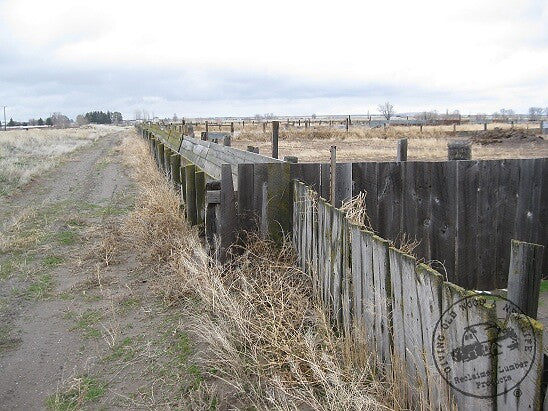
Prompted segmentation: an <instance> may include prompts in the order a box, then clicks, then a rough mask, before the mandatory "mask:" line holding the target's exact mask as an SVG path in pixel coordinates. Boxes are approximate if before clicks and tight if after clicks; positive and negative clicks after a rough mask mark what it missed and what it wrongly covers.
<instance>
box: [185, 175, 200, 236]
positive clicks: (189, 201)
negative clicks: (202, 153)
mask: <svg viewBox="0 0 548 411" xmlns="http://www.w3.org/2000/svg"><path fill="white" fill-rule="evenodd" d="M195 178H196V166H195V165H193V164H190V165H188V166H185V181H186V184H185V186H186V188H185V192H186V203H185V204H186V216H187V219H188V221H189V223H190V224H191V225H196V221H197V218H198V217H197V214H196V180H195Z"/></svg>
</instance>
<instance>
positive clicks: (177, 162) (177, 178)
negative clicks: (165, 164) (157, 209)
mask: <svg viewBox="0 0 548 411" xmlns="http://www.w3.org/2000/svg"><path fill="white" fill-rule="evenodd" d="M169 163H170V165H171V179H172V180H173V185H174V186H175V189H177V188H179V184H181V172H180V171H179V168H180V167H181V156H180V155H179V154H173V155H172V156H171V159H170V162H169Z"/></svg>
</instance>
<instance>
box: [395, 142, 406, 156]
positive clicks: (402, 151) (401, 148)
mask: <svg viewBox="0 0 548 411" xmlns="http://www.w3.org/2000/svg"><path fill="white" fill-rule="evenodd" d="M396 161H407V139H406V138H400V139H399V140H398V153H397V158H396Z"/></svg>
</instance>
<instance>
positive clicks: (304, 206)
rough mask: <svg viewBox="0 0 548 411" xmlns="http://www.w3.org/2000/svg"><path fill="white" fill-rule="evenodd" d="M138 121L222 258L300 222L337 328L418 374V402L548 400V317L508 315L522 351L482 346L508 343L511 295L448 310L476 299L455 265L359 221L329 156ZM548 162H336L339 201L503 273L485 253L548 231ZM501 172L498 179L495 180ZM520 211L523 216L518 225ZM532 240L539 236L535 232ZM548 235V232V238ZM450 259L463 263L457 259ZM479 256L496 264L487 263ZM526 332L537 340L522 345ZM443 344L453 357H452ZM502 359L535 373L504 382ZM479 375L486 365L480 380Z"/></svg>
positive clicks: (536, 403)
mask: <svg viewBox="0 0 548 411" xmlns="http://www.w3.org/2000/svg"><path fill="white" fill-rule="evenodd" d="M140 131H141V133H142V135H143V137H145V138H146V140H147V141H148V143H149V147H150V150H151V153H152V155H153V156H154V157H155V158H156V161H157V163H158V166H159V167H160V168H161V169H163V170H164V171H165V173H166V175H167V176H168V177H169V178H170V180H171V181H172V182H173V184H174V185H175V186H176V187H177V188H178V189H180V192H181V196H182V200H183V202H184V203H185V212H186V217H187V219H188V220H189V221H190V222H191V224H196V225H201V226H202V227H203V232H204V234H205V237H206V239H207V240H208V241H207V243H208V244H209V246H210V247H212V252H213V253H215V254H216V255H217V256H218V258H219V259H220V260H224V259H226V258H227V255H226V254H227V252H228V249H229V247H230V246H231V245H232V244H234V243H235V242H236V241H237V234H238V233H239V232H241V231H244V230H259V231H260V232H261V233H262V234H263V235H269V236H271V237H272V238H274V239H276V240H280V239H281V236H282V235H284V234H287V233H292V234H293V241H294V244H295V247H296V249H297V252H298V255H299V262H300V264H301V266H302V268H303V269H304V270H305V271H306V272H308V273H310V274H311V275H312V278H313V279H314V281H313V286H314V293H315V294H316V295H317V296H318V298H320V300H321V301H322V303H323V306H324V308H325V310H326V312H327V313H328V314H329V316H330V318H331V320H332V321H333V324H334V326H336V327H338V328H339V329H340V330H341V331H342V332H349V330H350V329H353V330H359V332H360V333H361V334H362V336H363V338H364V339H365V341H366V342H367V344H368V345H370V346H371V347H373V348H374V351H375V352H377V353H378V356H379V363H380V364H382V369H383V370H384V371H390V369H391V367H392V366H393V365H394V364H396V365H397V364H401V363H403V365H404V368H405V372H406V373H407V374H408V377H409V378H410V379H411V380H412V381H417V384H416V388H415V389H413V390H411V392H410V394H409V398H410V399H411V401H413V399H417V398H419V397H421V398H424V399H427V400H428V401H429V402H430V403H431V404H433V406H434V407H436V408H442V407H443V406H444V404H447V403H448V402H451V401H456V403H457V404H458V405H459V407H462V408H464V407H469V408H472V409H476V408H478V407H482V408H488V409H495V408H498V409H521V408H525V409H538V408H539V407H540V401H541V400H540V396H541V375H540V374H541V372H542V357H543V355H542V326H540V325H539V324H538V323H537V322H535V321H534V320H531V319H528V318H526V317H524V316H521V315H512V316H510V317H508V318H507V323H508V324H510V325H511V326H512V332H513V333H514V334H513V335H512V338H513V340H512V341H514V340H515V341H517V342H519V344H518V345H516V347H518V348H517V349H516V347H514V348H513V349H512V350H510V351H508V350H506V351H504V353H502V351H501V352H498V351H497V352H495V351H493V348H489V349H487V351H486V349H485V347H484V346H485V343H486V342H487V343H489V344H488V345H489V347H491V346H492V345H493V344H494V345H497V346H498V339H497V338H498V336H500V335H501V333H503V332H504V331H503V330H506V329H507V327H503V326H500V328H497V330H496V331H493V330H492V329H488V328H485V327H483V328H482V327H481V324H486V323H489V321H491V323H493V319H495V320H496V318H497V315H498V316H499V317H500V312H501V311H502V310H503V309H504V307H502V306H501V303H500V302H493V303H492V305H489V304H477V303H473V301H476V302H477V301H478V300H477V298H476V297H474V298H472V299H471V300H470V301H472V303H469V304H468V305H465V306H464V308H462V307H461V308H459V310H461V311H462V313H464V314H463V315H461V316H457V317H452V316H451V313H453V311H452V310H455V311H458V310H457V309H456V308H454V307H459V304H460V306H462V305H463V301H466V302H467V301H468V299H470V298H471V297H470V292H468V291H466V290H465V289H463V288H460V287H458V286H456V285H454V284H452V283H449V282H445V281H444V280H445V273H443V275H442V274H440V273H439V272H438V271H436V270H434V269H432V268H431V267H430V266H427V265H425V264H422V263H419V262H418V261H417V260H416V259H415V258H414V257H411V256H409V255H406V254H403V253H401V252H400V251H398V250H397V249H395V248H392V247H390V245H389V244H390V243H389V242H388V241H386V240H384V239H382V238H381V237H379V236H377V235H375V234H374V233H372V232H369V231H366V230H363V229H362V228H360V226H357V225H354V224H351V223H350V222H349V221H348V220H347V219H346V217H345V215H344V213H343V212H342V211H340V210H339V209H337V208H335V207H332V206H331V205H330V204H328V203H327V202H326V201H325V200H324V199H323V198H322V196H323V197H326V196H327V194H328V193H329V178H330V169H329V165H328V164H306V163H297V164H295V163H288V162H284V161H280V160H276V159H273V158H270V157H266V156H261V155H259V154H256V153H251V152H245V151H242V150H237V149H234V148H231V147H226V146H222V145H219V144H216V143H213V142H209V141H201V140H197V139H194V138H189V137H185V138H184V139H181V138H180V137H175V138H174V137H173V135H171V134H169V133H168V132H166V131H164V130H161V129H159V128H141V129H140ZM446 164H447V166H446ZM545 166H546V162H545V159H541V160H505V161H502V162H499V163H495V162H482V161H479V162H478V161H462V162H461V161H458V162H457V161H454V162H448V163H412V162H409V163H354V164H351V163H347V164H337V165H336V173H335V183H336V190H335V196H334V203H335V205H340V204H341V203H342V202H343V200H345V199H349V198H350V197H351V196H352V195H353V194H356V193H358V192H360V191H362V190H364V191H367V208H368V213H369V217H370V219H371V221H372V223H373V226H374V227H375V228H376V229H377V232H378V233H380V234H381V235H383V236H385V235H384V234H383V230H384V232H387V233H388V235H389V236H392V237H395V236H396V235H397V234H398V233H400V232H406V233H408V234H411V235H415V236H417V237H419V239H420V240H421V246H420V247H423V248H420V247H419V248H418V249H417V254H418V255H419V256H420V257H424V255H429V256H442V255H444V254H443V252H445V251H443V252H442V251H441V250H445V249H448V250H450V252H449V253H448V254H447V257H446V258H443V257H442V258H443V260H444V262H445V264H446V267H449V269H450V270H451V269H452V270H455V267H459V268H460V269H461V270H463V271H462V272H466V271H465V270H472V269H473V268H474V266H473V264H474V263H473V262H474V261H476V260H471V262H467V261H464V262H463V258H467V256H472V257H471V258H477V259H480V260H481V259H482V258H485V259H487V260H485V261H490V262H491V263H492V264H495V265H496V264H498V266H497V268H496V272H497V273H499V272H501V271H505V274H506V276H507V273H508V268H507V267H506V268H504V263H503V261H504V259H503V256H502V254H500V255H499V254H497V253H496V252H494V253H495V258H494V259H491V256H490V255H488V254H490V253H493V250H494V249H495V247H496V246H497V245H498V244H499V239H500V241H501V242H502V239H503V238H504V236H508V243H509V242H510V237H512V236H516V237H518V239H519V233H520V232H522V233H530V232H533V233H536V234H535V235H542V233H543V232H544V233H545V231H543V230H545V227H546V225H545V224H546V222H545V220H544V219H545V218H546V215H547V213H546V201H545V196H546V190H545V188H546V187H545V186H544V185H545V182H546V180H545V178H546V175H545V174H544V173H545ZM444 167H448V168H447V169H445V168H444ZM448 170H451V171H448ZM471 170H472V171H471ZM493 176H495V177H496V178H495V177H493ZM296 180H300V181H301V182H295V181H296ZM512 181H514V182H516V181H519V183H518V184H515V183H514V184H512ZM489 182H491V184H489ZM495 182H496V185H498V188H497V189H494V188H493V187H492V185H495ZM305 183H306V185H305ZM529 184H530V185H529ZM460 192H462V194H459V193H460ZM508 197H509V198H508ZM506 201H508V204H507V203H506ZM543 201H544V202H543ZM453 203H454V204H453ZM448 204H453V205H448ZM520 210H521V211H520ZM506 213H508V214H506ZM523 215H525V217H526V218H527V219H528V220H527V221H525V222H524V224H527V226H521V223H517V222H516V219H518V220H519V219H520V218H521V217H520V216H523ZM540 216H542V217H540ZM498 219H502V221H501V222H499V220H498ZM407 220H410V221H407ZM520 221H521V220H520ZM539 221H540V222H539ZM505 222H506V223H507V224H505ZM490 224H491V225H492V226H490ZM413 230H415V231H413ZM479 230H486V231H487V233H488V234H483V233H481V234H480V233H478V231H479ZM512 230H513V231H512ZM520 230H521V231H520ZM531 230H532V231H531ZM535 230H536V231H535ZM493 231H496V233H495V234H492V233H493ZM489 233H491V234H489ZM516 233H518V234H516ZM490 235H491V236H492V237H493V238H488V237H489V236H490ZM421 236H422V237H421ZM385 237H388V236H385ZM463 239H464V240H463ZM522 239H525V240H529V241H535V238H533V237H526V238H522ZM465 240H466V241H469V242H470V243H467V242H466V241H465ZM541 240H542V241H540V242H541V243H545V240H546V238H545V237H544V238H541ZM459 241H461V242H459ZM446 243H449V244H448V245H447V247H446V246H445V244H446ZM444 247H446V248H444ZM461 247H464V248H462V250H461V249H460V248H461ZM506 248H507V249H508V250H509V248H510V247H509V244H508V245H507V246H506ZM472 251H473V253H472ZM419 253H423V254H424V255H421V254H419ZM427 253H430V254H427ZM452 253H454V255H456V256H458V258H457V257H454V256H452V255H453V254H452ZM459 253H460V254H459ZM463 256H464V257H463ZM425 258H426V257H425ZM436 258H437V259H440V257H436ZM452 258H455V260H456V261H455V263H454V264H453V265H451V264H452V263H449V264H447V262H448V261H452V260H451V259H452ZM465 263H468V265H467V266H465V265H462V264H465ZM459 264H461V265H459ZM463 267H468V268H463ZM480 267H482V269H483V270H489V269H490V268H491V267H490V266H489V265H488V264H487V262H483V263H482V264H481V265H480ZM499 270H500V271H499ZM448 271H449V270H448ZM453 272H455V271H453ZM489 272H493V271H489ZM448 274H451V272H448ZM474 275H475V277H474V276H470V275H469V276H468V277H465V278H464V279H463V280H462V281H463V282H466V281H468V282H469V283H470V284H473V285H472V286H474V287H475V286H476V284H478V281H479V280H478V279H477V278H478V277H477V275H476V274H474ZM497 275H498V274H497ZM450 278H451V277H450ZM455 278H456V279H457V280H459V277H458V276H457V277H455ZM470 278H472V279H473V280H470ZM481 278H482V280H481V281H483V278H484V277H481ZM497 278H501V276H500V275H499V276H498V277H497ZM501 281H502V280H501ZM480 284H481V282H480ZM487 288H493V287H492V286H491V285H490V286H489V287H487ZM454 304H456V305H454ZM458 312H459V313H461V312H460V311H458ZM448 313H449V314H448ZM447 315H449V317H448V319H444V317H447ZM451 323H453V324H456V325H457V330H463V329H466V330H474V338H475V339H476V340H477V342H479V343H481V342H483V343H484V344H483V345H482V344H480V348H477V347H476V346H474V347H476V348H474V350H473V352H475V354H474V355H477V356H479V357H481V358H480V360H479V362H478V361H471V360H466V361H465V360H462V358H461V357H462V356H463V354H462V353H460V351H458V350H459V349H460V350H461V351H463V352H464V350H465V349H466V348H467V347H468V345H466V344H465V341H464V340H458V336H459V333H458V332H455V331H451V328H450V327H449V325H450V324H451ZM524 324H525V325H526V327H525V326H524ZM445 325H447V327H448V328H444V326H445ZM436 333H437V334H436ZM436 336H437V337H436ZM463 338H464V337H463ZM527 341H529V342H534V343H529V345H528V346H527V347H528V349H529V351H528V352H524V349H523V344H526V343H527ZM494 345H493V346H494ZM440 347H441V348H440ZM442 348H443V351H444V352H445V353H446V354H448V355H446V358H445V360H446V361H450V362H451V365H452V366H451V367H448V366H447V365H443V364H442V363H443V360H444V358H440V356H439V351H440V350H441V349H442ZM468 348H469V347H468ZM506 348H508V347H506ZM466 353H467V354H466V355H468V356H470V355H471V354H470V352H469V351H466ZM498 354H502V355H498ZM459 356H460V357H459ZM503 356H504V358H506V359H508V358H509V359H510V360H511V364H510V363H509V364H507V365H508V366H509V367H510V366H511V367H514V368H515V367H516V364H524V363H525V362H528V366H527V373H526V374H525V375H523V378H519V381H518V382H517V383H516V384H515V385H512V384H510V383H509V382H508V380H507V379H506V378H511V376H509V375H508V371H507V369H506V368H504V367H502V368H501V367H500V366H501V365H504V364H502V362H500V361H499V359H500V358H502V357H503ZM455 358H457V359H455ZM466 358H468V357H466ZM381 371H382V370H381ZM478 373H479V374H478ZM481 373H483V374H481ZM486 373H487V374H488V375H489V377H485V374H486ZM476 375H483V376H481V377H474V378H472V377H470V376H476ZM442 376H443V378H442ZM447 381H449V383H447ZM477 383H481V384H483V385H482V388H481V389H480V393H481V395H480V396H479V398H478V395H469V391H470V390H472V389H473V388H474V387H473V385H474V384H477ZM504 384H507V385H504ZM508 384H510V385H508ZM516 390H517V391H516ZM501 392H502V393H503V394H501V395H496V394H498V393H501ZM516 392H519V393H521V394H520V395H517V394H515V393H516Z"/></svg>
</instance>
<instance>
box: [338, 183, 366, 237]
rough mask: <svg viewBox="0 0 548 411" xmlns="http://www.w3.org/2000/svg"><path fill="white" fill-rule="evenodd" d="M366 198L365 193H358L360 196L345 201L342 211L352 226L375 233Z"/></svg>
mask: <svg viewBox="0 0 548 411" xmlns="http://www.w3.org/2000/svg"><path fill="white" fill-rule="evenodd" d="M366 196H367V193H366V192H365V191H362V192H360V193H358V195H356V196H354V197H352V198H351V199H349V200H346V201H344V202H343V204H342V206H341V207H340V210H341V211H342V212H344V214H345V215H346V218H347V219H348V221H350V222H351V223H352V224H355V225H357V226H359V227H362V228H365V229H367V230H369V231H373V232H374V231H375V230H373V227H372V226H371V221H370V220H369V217H368V216H367V206H366V203H365V199H366Z"/></svg>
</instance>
